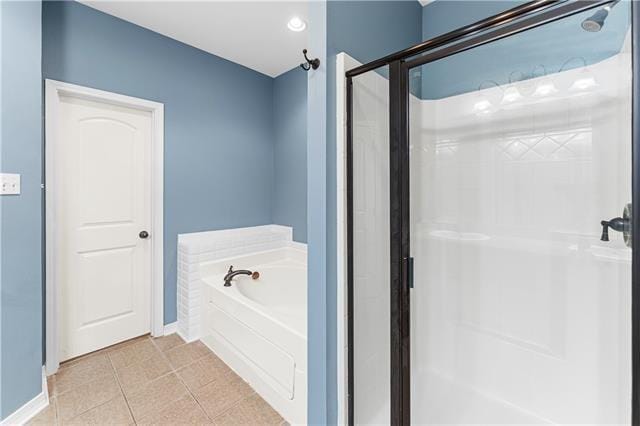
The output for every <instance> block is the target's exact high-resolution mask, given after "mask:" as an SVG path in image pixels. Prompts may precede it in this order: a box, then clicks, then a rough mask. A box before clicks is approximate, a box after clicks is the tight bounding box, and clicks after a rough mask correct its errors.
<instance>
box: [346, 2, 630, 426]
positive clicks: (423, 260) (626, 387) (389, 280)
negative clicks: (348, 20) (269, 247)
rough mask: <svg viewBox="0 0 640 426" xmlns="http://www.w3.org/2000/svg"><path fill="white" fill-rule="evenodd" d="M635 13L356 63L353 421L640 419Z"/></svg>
mask: <svg viewBox="0 0 640 426" xmlns="http://www.w3.org/2000/svg"><path fill="white" fill-rule="evenodd" d="M632 3H634V2H631V1H624V0H623V1H592V0H580V1H549V0H538V1H533V2H529V3H524V4H522V5H520V6H518V7H516V8H514V9H510V10H507V11H505V12H503V13H502V14H500V15H497V16H493V17H490V18H487V19H485V20H483V21H480V22H477V23H475V24H472V25H469V26H466V27H464V28H460V29H458V30H456V31H453V32H450V33H447V34H445V35H443V36H439V37H437V38H434V39H431V40H428V41H425V42H423V43H421V44H419V45H417V46H413V47H410V48H407V49H405V50H403V51H401V52H398V53H395V54H393V55H389V56H387V57H385V58H381V59H379V60H377V61H374V62H371V63H369V64H364V65H359V64H357V63H356V62H355V61H353V60H349V61H350V62H349V64H350V65H351V69H349V71H347V72H346V76H345V77H346V105H347V106H346V108H347V124H346V126H347V134H346V138H347V142H346V151H347V152H346V219H347V226H346V239H347V240H346V246H347V328H348V333H347V334H348V350H347V354H348V355H347V357H348V405H349V407H348V419H349V423H350V424H394V425H409V424H431V425H441V424H483V425H488V424H503V425H516V424H633V425H640V394H639V390H640V322H639V321H640V287H639V286H640V257H639V255H638V253H640V252H639V251H637V250H632V248H631V247H632V244H633V243H635V242H636V241H638V240H639V239H640V233H639V231H640V227H639V226H638V218H639V217H640V210H638V207H639V206H640V198H639V197H640V103H639V99H640V92H639V89H638V81H637V80H636V79H637V76H634V73H633V64H634V62H635V61H636V60H637V59H638V58H639V57H638V51H639V49H640V45H638V42H639V41H640V39H639V38H638V35H637V34H635V33H634V30H635V28H634V25H635V24H637V23H640V22H637V21H638V17H640V12H639V11H638V10H637V9H638V7H637V6H636V5H635V4H632ZM559 34H561V35H562V37H558V35H559Z"/></svg>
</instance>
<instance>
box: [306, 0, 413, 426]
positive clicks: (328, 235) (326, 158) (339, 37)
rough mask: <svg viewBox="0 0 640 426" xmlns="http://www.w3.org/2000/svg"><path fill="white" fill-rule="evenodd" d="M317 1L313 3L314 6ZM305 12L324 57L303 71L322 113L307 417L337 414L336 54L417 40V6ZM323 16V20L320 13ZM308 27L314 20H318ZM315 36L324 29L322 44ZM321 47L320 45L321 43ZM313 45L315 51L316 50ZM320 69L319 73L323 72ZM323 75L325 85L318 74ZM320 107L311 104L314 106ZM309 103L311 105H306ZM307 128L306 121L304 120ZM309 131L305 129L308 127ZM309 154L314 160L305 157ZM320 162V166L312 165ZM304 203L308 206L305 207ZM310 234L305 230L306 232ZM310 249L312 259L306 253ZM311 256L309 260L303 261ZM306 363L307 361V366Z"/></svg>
mask: <svg viewBox="0 0 640 426" xmlns="http://www.w3.org/2000/svg"><path fill="white" fill-rule="evenodd" d="M315 7H316V8H317V9H321V8H322V7H321V6H319V5H318V6H315ZM315 12H316V13H315V14H312V15H311V25H310V27H311V29H312V31H317V32H314V33H312V42H313V43H317V45H318V47H317V48H316V49H314V50H311V52H313V53H314V56H315V55H316V54H317V55H324V54H325V52H326V55H327V60H326V62H323V66H322V67H321V69H320V70H318V71H317V72H316V73H311V75H310V77H309V79H310V86H309V87H310V93H311V87H313V88H314V90H316V89H318V88H323V87H325V88H326V90H325V92H324V93H323V94H322V95H320V94H317V96H314V97H312V96H311V95H310V96H309V103H310V105H309V108H310V119H311V117H313V119H314V120H317V121H318V122H319V123H321V124H322V123H323V122H324V119H325V118H326V139H325V141H324V143H323V141H320V140H315V139H312V138H313V137H314V136H315V135H311V134H310V135H309V140H308V143H309V151H310V152H309V157H308V158H309V172H308V173H309V174H308V176H309V189H308V190H309V234H310V238H309V258H310V264H309V296H308V298H309V313H308V315H309V326H308V330H309V365H310V369H309V419H308V420H309V423H310V424H335V423H336V421H337V404H338V399H337V358H336V354H337V345H336V343H337V323H336V315H337V307H336V303H337V301H336V273H337V271H336V244H337V242H336V238H337V235H336V232H337V231H336V137H335V135H336V108H335V105H336V99H335V91H336V71H335V67H336V55H337V54H338V53H340V52H346V53H348V54H349V55H350V56H352V57H354V58H355V59H357V60H359V61H360V62H367V61H370V60H373V59H376V58H378V57H380V56H384V55H386V54H389V53H392V52H394V51H396V50H400V49H403V48H405V47H407V46H410V45H413V44H416V43H419V42H420V40H421V37H422V34H421V19H422V14H421V7H420V3H418V2H417V1H415V0H406V1H403V0H396V1H376V0H372V1H328V2H327V3H326V11H324V12H323V11H322V10H316V11H315ZM324 20H326V21H324ZM325 22H326V31H324V32H322V30H324V29H325V28H324V27H323V28H320V29H317V28H316V29H315V30H314V26H318V25H319V24H320V26H322V25H324V24H325ZM316 37H324V38H325V40H324V41H326V45H325V44H324V43H323V42H322V41H318V40H315V38H316ZM325 49H326V50H325ZM316 52H317V53H316ZM325 73H326V74H325ZM314 79H315V80H322V79H326V81H325V83H324V84H326V86H324V84H323V83H322V82H321V81H314ZM318 105H320V106H321V107H325V106H326V109H325V110H324V111H318V110H317V106H318ZM312 108H313V110H312ZM310 129H311V128H310ZM310 131H311V130H310ZM312 160H313V161H314V164H312V163H311V161H312ZM322 167H324V169H322V170H320V168H322ZM312 206H315V207H314V208H313V209H312ZM312 230H313V232H314V233H315V232H316V231H317V235H315V236H314V238H311V232H312ZM312 253H314V255H313V257H314V258H313V260H311V258H312ZM311 262H313V263H311ZM311 366H313V368H311Z"/></svg>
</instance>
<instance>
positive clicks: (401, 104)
mask: <svg viewBox="0 0 640 426" xmlns="http://www.w3.org/2000/svg"><path fill="white" fill-rule="evenodd" d="M611 2H612V0H606V1H599V0H578V1H569V0H536V1H531V2H528V3H525V4H523V5H521V6H518V7H515V8H513V9H510V10H507V11H505V12H503V13H501V14H498V15H495V16H492V17H489V18H487V19H484V20H482V21H478V22H476V23H474V24H471V25H468V26H465V27H462V28H459V29H457V30H454V31H451V32H449V33H446V34H444V35H442V36H439V37H435V38H433V39H430V40H427V41H425V42H423V43H420V44H418V45H416V46H413V47H410V48H408V49H405V50H402V51H399V52H396V53H394V54H391V55H388V56H385V57H383V58H380V59H378V60H376V61H372V62H370V63H368V64H365V65H362V66H359V67H357V68H354V69H352V70H349V71H348V72H347V73H346V76H345V77H346V80H347V81H346V82H347V84H346V86H347V99H346V101H347V123H346V125H347V146H346V154H347V191H346V192H347V194H346V195H347V203H346V205H347V299H348V300H347V310H348V313H347V332H348V343H347V348H348V354H347V368H348V372H347V375H348V386H347V398H348V422H349V424H350V425H353V424H354V376H353V367H354V358H353V351H354V346H353V341H354V339H353V333H354V329H353V302H354V301H353V278H354V275H353V81H352V79H353V78H354V77H356V76H358V75H360V74H363V73H366V72H369V71H372V70H375V69H376V68H379V67H381V66H385V65H388V66H389V118H390V126H389V136H390V140H389V145H390V146H389V149H390V158H389V172H390V281H389V290H390V303H391V310H390V312H391V315H390V316H391V318H390V322H391V324H390V325H391V336H390V337H391V341H390V350H391V354H390V355H391V381H390V398H391V400H390V405H391V407H390V408H391V418H390V423H391V424H392V425H402V426H408V425H410V423H411V397H410V381H411V367H410V353H411V352H410V311H409V309H410V303H409V302H410V290H409V274H410V272H409V262H410V260H409V259H410V240H409V237H410V228H409V224H410V216H409V184H410V179H409V125H410V123H409V95H410V93H409V71H410V70H411V69H412V68H415V67H418V66H421V65H424V64H427V63H429V62H433V61H436V60H438V59H442V58H445V57H447V56H451V55H455V54H457V53H460V52H464V51H466V50H469V49H473V48H475V47H478V46H481V45H484V44H487V43H491V42H493V41H496V40H499V39H502V38H505V37H509V36H511V35H515V34H518V33H521V32H524V31H527V30H529V29H532V28H537V27H540V26H542V25H545V24H547V23H550V22H554V21H557V20H560V19H563V18H566V17H569V16H572V15H575V14H577V13H580V12H584V11H586V10H589V9H593V8H596V7H600V6H603V5H605V4H609V3H611ZM638 29H640V5H636V4H635V1H631V32H632V74H633V77H632V141H631V143H632V209H633V211H632V231H631V232H632V241H640V75H638V73H636V68H637V64H640V62H639V61H640V34H639V32H638ZM417 55H421V56H417ZM631 286H632V289H631V310H632V315H631V316H632V318H631V321H632V325H631V326H632V331H631V334H632V336H631V338H632V344H631V347H632V354H631V361H632V371H631V375H632V383H631V387H632V389H631V410H632V412H631V424H632V425H633V426H640V250H632V282H631Z"/></svg>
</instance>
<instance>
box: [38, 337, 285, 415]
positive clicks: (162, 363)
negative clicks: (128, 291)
mask: <svg viewBox="0 0 640 426" xmlns="http://www.w3.org/2000/svg"><path fill="white" fill-rule="evenodd" d="M47 381H48V387H49V395H50V404H49V406H48V407H47V408H46V409H45V410H43V411H42V412H41V413H39V414H38V415H37V416H36V417H35V418H34V419H32V420H31V422H30V423H29V424H34V425H35V424H47V425H58V424H63V423H64V424H216V425H225V424H253V425H260V424H262V425H281V424H283V419H282V418H281V417H280V416H279V415H278V413H276V412H275V411H274V410H273V409H272V408H271V407H270V406H269V405H268V404H267V403H266V402H264V400H262V398H260V396H258V395H257V394H256V393H255V392H254V391H253V389H252V388H251V387H250V386H249V385H248V384H247V383H245V382H244V381H243V380H242V379H241V378H240V377H239V376H237V375H236V374H235V373H234V372H233V371H232V370H231V369H230V368H229V367H228V366H227V365H226V364H225V363H224V362H222V361H221V360H220V359H219V358H218V357H217V356H215V355H214V354H213V353H212V352H211V351H210V350H209V349H208V348H207V347H206V346H204V345H203V344H202V343H200V342H193V343H186V342H184V340H182V339H181V338H180V337H179V336H178V335H176V334H172V335H168V336H164V337H160V338H151V337H149V336H143V337H139V338H136V339H132V340H129V341H127V342H124V343H121V344H118V345H115V346H112V347H109V348H106V349H103V350H101V351H97V352H94V353H91V354H88V355H85V356H83V357H80V358H77V359H75V360H71V361H69V362H67V363H64V364H62V365H61V366H60V370H59V372H58V373H57V374H55V375H53V376H50V377H49V378H48V380H47Z"/></svg>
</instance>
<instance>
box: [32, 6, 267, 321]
mask: <svg viewBox="0 0 640 426" xmlns="http://www.w3.org/2000/svg"><path fill="white" fill-rule="evenodd" d="M42 71H43V75H44V78H49V79H55V80H62V81H66V82H69V83H75V84H79V85H83V86H89V87H94V88H98V89H102V90H108V91H111V92H116V93H123V94H126V95H130V96H136V97H140V98H144V99H149V100H153V101H157V102H162V103H164V104H165V139H164V140H165V153H164V157H165V176H164V183H165V200H164V233H165V241H164V260H165V273H164V274H165V279H164V291H165V298H164V301H165V312H164V321H165V324H168V323H171V322H174V321H176V244H177V235H178V234H179V233H184V232H195V231H202V230H213V229H223V228H236V227H242V226H252V225H261V224H268V223H271V221H272V199H271V198H272V193H273V183H272V182H273V113H272V108H273V79H272V78H270V77H268V76H266V75H263V74H260V73H258V72H256V71H253V70H250V69H248V68H245V67H243V66H241V65H238V64H235V63H233V62H230V61H227V60H224V59H222V58H219V57H216V56H213V55H210V54H208V53H205V52H203V51H201V50H198V49H195V48H192V47H189V46H187V45H185V44H182V43H180V42H177V41H175V40H173V39H170V38H167V37H164V36H161V35H159V34H157V33H154V32H152V31H149V30H146V29H144V28H141V27H138V26H136V25H133V24H131V23H128V22H126V21H123V20H120V19H117V18H114V17H112V16H110V15H107V14H104V13H101V12H98V11H96V10H94V9H91V8H89V7H87V6H84V5H82V4H79V3H76V2H45V3H44V5H43V70H42Z"/></svg>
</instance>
